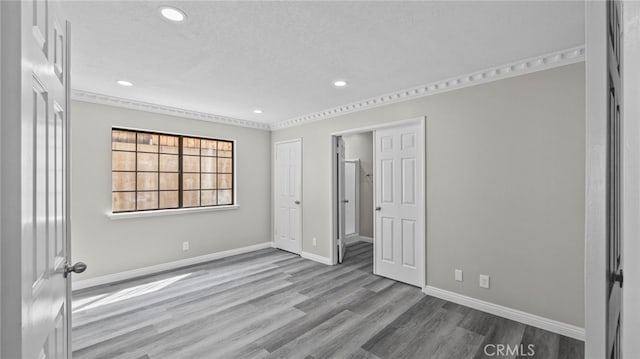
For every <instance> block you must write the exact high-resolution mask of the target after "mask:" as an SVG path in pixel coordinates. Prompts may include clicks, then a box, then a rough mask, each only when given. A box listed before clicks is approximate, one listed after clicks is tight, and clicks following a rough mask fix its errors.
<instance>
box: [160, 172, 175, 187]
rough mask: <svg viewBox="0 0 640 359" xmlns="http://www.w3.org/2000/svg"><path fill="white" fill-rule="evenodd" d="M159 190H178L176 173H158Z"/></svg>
mask: <svg viewBox="0 0 640 359" xmlns="http://www.w3.org/2000/svg"><path fill="white" fill-rule="evenodd" d="M160 190H176V191H177V190H178V174H177V173H160Z"/></svg>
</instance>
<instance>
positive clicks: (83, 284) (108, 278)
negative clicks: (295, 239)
mask: <svg viewBox="0 0 640 359" xmlns="http://www.w3.org/2000/svg"><path fill="white" fill-rule="evenodd" d="M271 246H272V242H265V243H259V244H254V245H252V246H247V247H241V248H236V249H230V250H228V251H222V252H216V253H211V254H205V255H202V256H197V257H191V258H185V259H180V260H177V261H173V262H169V263H162V264H157V265H153V266H149V267H143V268H138V269H133V270H128V271H124V272H120V273H114V274H108V275H104V276H99V277H95V278H90V279H85V280H79V281H75V282H73V283H72V284H71V288H72V290H79V289H85V288H91V287H96V286H99V285H103V284H109V283H115V282H121V281H124V280H128V279H133V278H136V277H143V276H147V275H151V274H155V273H159V272H164V271H168V270H173V269H178V268H181V267H187V266H190V265H194V264H200V263H205V262H210V261H212V260H215V259H220V258H224V257H230V256H235V255H237V254H243V253H248V252H253V251H257V250H260V249H264V248H270V247H271Z"/></svg>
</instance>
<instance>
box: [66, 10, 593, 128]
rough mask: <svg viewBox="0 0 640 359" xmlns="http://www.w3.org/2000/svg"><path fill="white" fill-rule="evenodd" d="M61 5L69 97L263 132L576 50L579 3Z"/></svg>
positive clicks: (579, 28)
mask: <svg viewBox="0 0 640 359" xmlns="http://www.w3.org/2000/svg"><path fill="white" fill-rule="evenodd" d="M63 3H64V10H65V11H66V12H67V15H68V17H69V18H70V20H71V22H72V87H73V88H74V89H79V90H84V91H90V92H96V93H101V94H105V95H110V96H116V97H123V98H128V99H134V100H139V101H145V102H150V103H155V104H161V105H165V106H172V107H178V108H183V109H188V110H192V111H200V112H206V113H212V114H217V115H223V116H228V117H233V118H239V119H245V120H251V121H259V122H267V123H274V122H277V121H282V120H287V119H290V118H294V117H298V116H302V115H305V114H309V113H311V112H315V111H320V110H323V109H327V108H331V107H335V106H339V105H343V104H346V103H350V102H354V101H358V100H361V99H365V98H369V97H372V96H376V95H381V94H385V93H389V92H393V91H397V90H402V89H405V88H409V87H413V86H418V85H421V84H425V83H429V82H432V81H437V80H441V79H445V78H449V77H453V76H456V75H460V74H465V73H470V72H473V71H476V70H481V69H485V68H488V67H492V66H496V65H501V64H506V63H509V62H512V61H516V60H520V59H524V58H528V57H532V56H537V55H541V54H545V53H549V52H553V51H557V50H562V49H566V48H569V47H574V46H579V45H582V44H584V2H583V1H569V2H561V1H552V2H541V1H526V2H525V1H518V2H515V1H512V2H505V1H501V2H432V1H429V2H400V1H392V2H310V1H304V2H206V1H193V2H192V1H167V2H157V1H126V2H114V1H104V2H102V1H101V2H97V1H82V2H69V1H67V2H63ZM167 4H170V5H174V6H176V7H178V8H180V9H182V10H183V11H184V12H186V14H187V16H188V18H187V21H186V22H184V23H171V22H169V21H167V20H165V19H163V18H161V17H160V16H159V13H158V7H159V6H160V5H167ZM121 79H122V80H128V81H131V82H133V83H134V86H133V87H122V86H119V85H117V84H116V80H121ZM336 79H346V80H347V81H348V82H349V86H348V87H346V88H335V87H334V86H333V85H332V83H333V81H334V80H336ZM256 108H260V109H262V110H264V113H263V114H262V115H257V114H254V113H253V110H254V109H256Z"/></svg>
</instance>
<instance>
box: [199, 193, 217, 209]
mask: <svg viewBox="0 0 640 359" xmlns="http://www.w3.org/2000/svg"><path fill="white" fill-rule="evenodd" d="M216 204H217V201H216V191H202V205H203V206H215V205H216Z"/></svg>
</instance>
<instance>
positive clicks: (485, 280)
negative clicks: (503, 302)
mask: <svg viewBox="0 0 640 359" xmlns="http://www.w3.org/2000/svg"><path fill="white" fill-rule="evenodd" d="M480 287H481V288H489V276H488V275H484V274H480Z"/></svg>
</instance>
